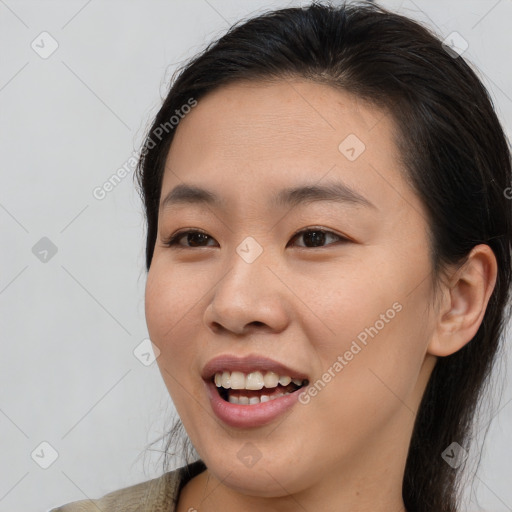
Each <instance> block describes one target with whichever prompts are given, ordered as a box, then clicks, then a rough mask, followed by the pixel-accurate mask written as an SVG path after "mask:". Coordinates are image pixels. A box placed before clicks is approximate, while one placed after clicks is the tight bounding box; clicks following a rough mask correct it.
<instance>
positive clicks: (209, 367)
mask: <svg viewBox="0 0 512 512" xmlns="http://www.w3.org/2000/svg"><path fill="white" fill-rule="evenodd" d="M222 371H228V372H233V371H238V372H242V373H250V372H254V371H261V372H266V371H271V372H275V373H277V374H278V375H287V376H288V377H291V378H292V379H302V380H307V379H308V376H307V375H306V374H305V373H303V372H301V371H298V370H295V369H293V368H290V367H288V366H286V365H284V364H283V363H279V362H278V361H274V360H273V359H269V358H268V357H264V356H258V355H250V356H246V357H238V356H235V355H232V354H224V355H220V356H217V357H214V358H213V359H210V361H208V363H206V365H205V366H204V368H203V371H202V372H201V377H202V378H203V379H204V380H209V379H211V378H212V377H213V376H214V375H215V374H216V373H217V372H222Z"/></svg>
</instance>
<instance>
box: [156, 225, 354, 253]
mask: <svg viewBox="0 0 512 512" xmlns="http://www.w3.org/2000/svg"><path fill="white" fill-rule="evenodd" d="M310 232H315V233H323V234H326V235H334V236H335V237H337V238H339V239H340V241H341V242H343V243H345V242H350V240H349V239H348V238H347V237H344V236H342V235H338V234H337V233H334V232H333V231H329V230H326V229H322V228H320V227H315V226H313V227H310V228H306V229H301V230H300V231H297V232H296V233H295V234H294V235H293V236H292V238H291V240H293V239H294V238H296V237H297V236H299V235H302V234H304V233H310ZM191 233H192V234H194V233H199V234H203V235H206V236H207V237H208V238H209V239H210V240H213V238H212V237H210V236H209V235H208V234H207V233H206V232H205V231H202V230H199V229H190V230H186V231H179V232H178V233H175V234H173V235H171V236H170V237H168V238H167V239H165V240H164V241H163V244H164V245H165V246H166V247H172V248H174V249H200V248H202V247H211V246H202V247H201V246H200V247H189V246H184V245H180V244H179V243H178V242H179V240H181V238H183V236H184V235H188V234H191ZM329 245H333V243H331V244H327V245H324V246H318V247H306V246H299V247H300V248H301V249H322V248H324V247H328V246H329Z"/></svg>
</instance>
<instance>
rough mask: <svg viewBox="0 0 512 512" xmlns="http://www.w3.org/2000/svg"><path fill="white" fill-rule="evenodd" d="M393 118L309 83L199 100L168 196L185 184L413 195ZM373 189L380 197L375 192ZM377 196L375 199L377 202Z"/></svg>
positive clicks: (167, 178) (231, 90) (176, 156)
mask: <svg viewBox="0 0 512 512" xmlns="http://www.w3.org/2000/svg"><path fill="white" fill-rule="evenodd" d="M394 137H395V125H394V122H393V119H392V117H391V116H390V115H389V114H388V113H386V112H384V111H383V110H382V109H379V108H377V107H374V106H372V105H370V104H369V103H367V102H363V101H362V100H361V99H360V98H357V97H356V96H354V95H352V94H349V93H347V92H345V91H341V90H337V89H334V88H333V87H331V86H329V85H325V84H318V83H315V82H312V81H307V80H281V81H277V82H274V83H264V82H251V83H249V82H236V83H233V84H229V85H227V86H222V87H220V88H218V89H216V90H215V91H213V92H211V93H209V94H207V95H206V96H205V97H203V98H201V99H200V100H199V101H198V104H197V106H196V107H195V108H193V109H192V111H191V112H190V113H189V114H187V115H186V116H184V118H183V119H182V120H181V121H180V124H179V125H178V127H177V129H176V133H175V136H174V140H173V143H172V145H171V148H170V151H169V154H168V156H167V161H166V170H165V173H164V180H163V185H162V196H163V195H164V194H163V193H164V192H165V191H166V190H169V189H170V188H171V187H173V186H175V185H177V184H179V183H180V182H182V181H187V182H190V181H192V182H194V183H195V184H199V183H202V184H205V185H207V184H210V185H212V187H213V188H215V186H217V187H218V185H219V184H222V185H223V187H224V190H225V191H226V194H228V195H229V191H230V190H234V189H237V190H238V191H242V190H245V191H247V193H249V192H251V191H252V192H254V193H256V192H257V191H258V192H259V193H261V194H264V193H266V192H267V191H268V192H271V190H270V188H273V185H275V186H276V188H279V187H284V186H286V185H287V184H288V185H289V184H292V183H293V182H298V181H300V182H301V183H303V182H308V181H309V182H318V181H319V180H322V179H324V178H325V177H327V176H328V177H329V178H333V179H335V178H339V179H342V180H343V181H344V182H345V183H347V184H348V185H350V186H352V188H355V189H357V190H359V191H361V192H366V194H365V195H366V196H367V197H368V198H369V200H370V201H371V202H373V203H374V204H375V203H378V202H379V201H382V200H383V199H385V198H386V197H387V199H388V200H390V201H392V200H396V195H397V193H398V194H410V193H411V191H410V190H407V189H406V188H405V187H406V184H405V182H404V180H403V178H402V175H401V169H400V163H399V162H400V158H399V154H398V150H397V148H396V144H395V142H394ZM372 189H374V190H372ZM372 196H373V197H372Z"/></svg>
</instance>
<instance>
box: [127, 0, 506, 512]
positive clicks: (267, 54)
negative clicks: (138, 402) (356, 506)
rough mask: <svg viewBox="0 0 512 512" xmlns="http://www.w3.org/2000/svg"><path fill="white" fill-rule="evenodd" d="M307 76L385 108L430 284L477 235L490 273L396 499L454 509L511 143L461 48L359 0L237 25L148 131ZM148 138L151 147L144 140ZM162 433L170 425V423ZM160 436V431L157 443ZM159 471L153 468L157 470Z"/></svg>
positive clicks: (152, 189) (142, 169)
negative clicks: (227, 96) (225, 95)
mask: <svg viewBox="0 0 512 512" xmlns="http://www.w3.org/2000/svg"><path fill="white" fill-rule="evenodd" d="M290 78H306V79H309V80H312V81H315V82H317V83H322V84H328V85H331V86H332V87H334V88H338V89H340V90H342V91H346V92H349V93H352V94H354V95H355V96H357V97H358V98H361V99H362V100H366V101H369V102H371V103H372V104H374V105H376V106H378V107H380V108H382V109H383V110H384V111H385V112H388V113H389V114H390V115H391V116H392V118H393V120H394V122H395V124H396V126H397V133H396V134H395V135H396V137H395V140H396V144H397V147H398V148H399V151H400V155H401V158H402V163H403V165H404V168H405V169H406V176H404V178H405V179H406V180H407V182H408V183H410V185H411V187H412V188H413V189H414V190H415V192H416V193H417V195H418V197H419V198H420V199H421V200H422V202H423V203H424V205H425V208H426V210H427V212H428V216H429V218H428V221H429V228H430V233H429V235H430V255H431V261H432V269H433V273H432V280H433V283H434V284H435V285H436V286H437V285H439V284H440V282H441V280H442V278H443V271H444V270H445V269H446V268H447V265H451V264H456V265H458V264H463V263H464V262H465V260H466V258H467V256H468V254H469V252H470V251H471V249H472V248H473V247H474V246H475V245H478V244H481V243H483V244H488V245H489V246H490V247H491V249H492V250H493V252H494V254H495V256H496V259H497V262H498V276H497V281H496V285H495V289H494V291H493V293H492V296H491V297H490V300H489V304H488V307H487V310H486V312H485V316H484V319H483V321H482V324H481V326H480V328H479V330H478V332H477V334H476V335H475V337H474V338H473V339H472V340H471V341H470V342H469V343H468V344H466V345H465V346H464V347H463V348H462V349H461V350H459V351H458V352H456V353H454V354H452V355H450V356H447V357H441V358H439V360H438V361H437V363H436V365H435V367H434V370H433V373H432V375H431V378H430V380H429V382H428V385H427V388H426V390H425V393H424V396H423V399H422V402H421V405H420V408H419V410H418V413H417V417H416V421H415V426H414V431H413V435H412V439H411V443H410V448H409V453H408V458H407V463H406V468H405V474H404V480H403V499H404V503H405V506H406V508H407V510H409V511H411V512H412V511H414V512H433V511H435V512H454V511H455V510H457V506H458V503H459V498H460V496H459V491H460V488H459V487H460V486H459V477H460V470H459V471H457V470H454V469H453V468H451V467H450V466H449V465H448V464H447V463H446V462H445V461H444V460H443V459H442V457H441V453H442V452H443V451H444V450H445V449H446V448H447V447H448V446H449V445H450V444H451V443H452V442H454V441H456V442H457V443H459V444H460V445H461V446H463V447H464V446H466V445H467V443H468V441H469V440H470V438H471V431H472V429H471V427H472V426H473V418H474V414H475V411H476V408H477V405H478V403H479V398H480V397H481V396H482V392H483V390H484V388H485V386H486V384H488V381H489V379H488V378H489V375H490V372H491V370H492V368H493V366H494V363H495V361H496V355H497V354H498V353H499V348H500V340H501V339H502V338H503V337H504V328H505V324H506V321H507V320H508V318H509V316H510V310H509V306H510V305H509V290H510V284H511V261H510V255H511V252H510V248H511V225H512V222H511V221H512V215H511V201H510V200H508V199H507V198H506V197H505V195H504V190H505V189H506V188H507V187H510V184H511V181H512V180H511V160H510V149H509V146H508V144H507V140H506V137H505V135H504V133H503V129H502V127H501V125H500V122H499V120H498V118H497V116H496V114H495V112H494V109H493V104H492V100H491V99H490V97H489V95H488V93H487V91H486V89H485V87H484V86H483V85H482V83H481V82H480V80H479V79H478V78H477V76H476V74H475V73H474V72H473V70H472V69H471V68H470V67H469V65H468V64H467V63H466V62H465V61H464V59H463V58H462V57H458V58H454V57H453V56H452V55H450V54H449V53H448V52H447V51H446V50H445V49H444V48H443V46H442V43H441V41H440V40H439V39H438V37H436V36H435V35H433V34H432V33H431V32H430V31H429V30H428V29H426V28H425V27H423V26H421V25H420V24H419V23H417V22H415V21H412V20H410V19H408V18H406V17H404V16H401V15H398V14H396V13H392V12H389V11H388V10H386V9H384V8H382V7H379V6H376V5H373V4H369V3H365V4H347V5H342V6H332V5H323V4H319V3H316V2H315V3H313V4H311V5H309V6H307V7H297V8H285V9H279V10H275V11H271V12H267V13H264V14H262V15H259V16H257V17H254V18H252V19H249V20H242V21H240V22H239V23H237V24H236V25H234V26H233V27H231V28H230V29H229V31H228V32H227V33H226V34H225V35H224V36H223V37H221V38H220V39H219V40H217V41H215V42H212V43H211V44H210V45H209V46H207V47H206V49H205V50H204V51H203V52H201V53H200V54H199V55H197V56H196V57H194V58H193V59H192V60H191V61H190V62H189V63H187V64H186V65H185V66H184V67H182V68H180V69H179V70H178V71H177V72H176V73H175V75H174V77H173V82H172V85H171V87H170V90H169V93H168V95H167V97H166V99H165V101H164V103H163V105H162V107H161V109H160V111H159V112H158V114H157V115H156V118H155V120H154V123H153V125H152V127H151V128H150V130H149V132H148V133H149V134H151V133H153V132H154V130H156V129H157V128H158V127H159V126H161V125H162V124H164V123H165V122H166V121H168V120H169V118H170V117H171V116H172V115H173V114H174V112H175V111H176V110H180V109H181V108H182V106H183V105H185V104H187V103H188V102H189V101H190V99H191V98H193V99H194V100H196V101H198V102H200V100H201V98H202V97H204V96H205V95H206V94H208V93H209V92H211V91H214V90H215V89H218V88H219V87H222V86H223V85H226V84H228V83H232V82H235V81H238V80H250V79H259V80H266V81H270V82H272V81H279V80H286V79H290ZM174 132H175V130H169V131H168V132H166V133H165V134H164V135H163V136H162V137H161V138H159V139H158V140H157V141H156V142H155V141H154V137H153V139H151V137H150V135H148V137H147V139H146V142H145V144H144V146H143V151H142V153H141V158H140V161H139V164H138V167H137V172H136V177H137V180H138V184H139V187H140V192H141V196H142V199H143V202H144V206H145V214H146V220H147V241H146V243H147V245H146V268H147V269H149V267H150V265H151V260H152V255H153V249H154V245H155V240H156V235H157V224H158V205H159V201H160V193H161V186H162V176H163V172H164V164H165V160H166V157H167V154H168V151H169V148H170V145H171V143H172V140H173V135H174ZM150 140H151V144H149V141H150ZM178 431H179V429H176V428H174V429H173V430H172V432H178ZM172 442H173V439H172V436H171V438H169V439H168V443H167V446H166V459H165V463H167V455H168V453H167V450H168V449H169V448H170V446H171V444H172ZM164 469H165V468H164Z"/></svg>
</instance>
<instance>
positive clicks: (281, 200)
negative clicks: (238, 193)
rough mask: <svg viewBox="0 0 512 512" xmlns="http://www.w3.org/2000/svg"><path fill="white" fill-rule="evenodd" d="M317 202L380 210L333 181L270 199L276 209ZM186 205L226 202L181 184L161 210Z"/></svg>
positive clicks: (285, 191) (287, 190) (296, 188)
mask: <svg viewBox="0 0 512 512" xmlns="http://www.w3.org/2000/svg"><path fill="white" fill-rule="evenodd" d="M316 201H331V202H332V201H334V202H339V203H347V204H353V205H356V206H357V205H360V206H366V207H369V208H374V209H376V210H378V208H377V207H376V206H375V205H374V204H373V203H372V202H371V201H370V200H369V199H367V198H366V197H364V196H362V195H361V194H360V193H359V192H357V191H355V190H354V189H352V188H350V187H349V186H348V185H346V184H345V183H343V182H341V181H331V182H328V183H326V184H324V185H308V184H304V185H298V186H294V187H290V188H285V189H283V190H280V191H279V192H277V193H276V194H274V195H273V196H272V197H271V198H270V204H269V206H270V207H273V208H279V207H296V206H299V205H304V204H308V203H312V202H316ZM183 204H204V205H209V206H212V207H217V208H222V207H225V206H226V203H225V201H224V200H223V199H222V198H221V197H220V196H218V195H217V194H216V193H215V192H212V191H211V190H208V189H206V188H202V187H199V186H197V185H189V184H185V183H182V184H180V185H176V187H174V188H173V189H172V190H171V191H170V192H169V193H168V194H167V195H166V196H165V198H164V199H163V200H162V202H161V204H160V210H163V209H167V208H170V207H172V206H174V205H183Z"/></svg>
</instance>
